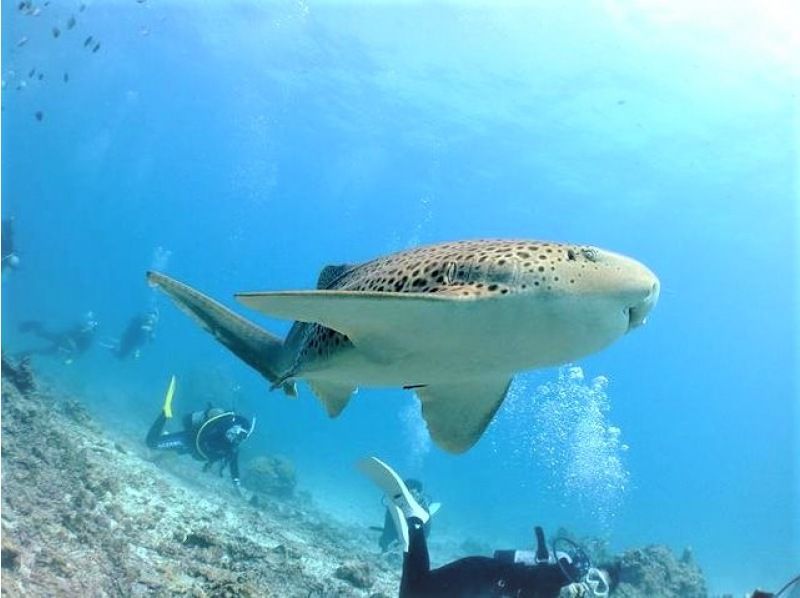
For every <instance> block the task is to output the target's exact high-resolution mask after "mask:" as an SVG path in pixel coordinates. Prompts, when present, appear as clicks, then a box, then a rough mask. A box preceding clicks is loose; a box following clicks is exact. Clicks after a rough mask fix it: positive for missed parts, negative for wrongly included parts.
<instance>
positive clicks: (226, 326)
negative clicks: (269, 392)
mask: <svg viewBox="0 0 800 598" xmlns="http://www.w3.org/2000/svg"><path fill="white" fill-rule="evenodd" d="M147 280H148V282H149V283H150V284H151V285H154V286H157V287H159V288H160V289H161V290H162V291H164V292H165V293H166V294H167V295H169V296H170V298H172V300H173V301H174V302H175V303H176V304H177V305H178V307H180V308H181V309H182V310H183V311H185V312H186V313H187V314H188V315H189V316H190V317H191V318H192V319H193V320H194V321H195V322H196V323H197V324H199V325H200V327H201V328H203V329H204V330H206V331H207V332H209V333H211V334H212V335H214V338H216V339H217V340H218V341H219V342H220V343H222V344H223V345H225V346H226V347H227V348H228V349H229V350H230V351H231V352H232V353H233V354H234V355H236V356H237V357H238V358H239V359H241V360H242V361H244V362H245V363H246V364H247V365H249V366H250V367H251V368H253V369H254V370H256V371H257V372H259V373H260V374H261V375H262V376H264V377H265V378H266V379H267V380H269V381H270V382H271V383H272V384H273V386H276V387H280V388H282V389H283V391H284V392H285V393H286V394H287V395H289V396H291V397H294V396H297V389H296V388H295V384H294V382H291V381H286V380H285V379H284V378H283V377H282V374H283V372H282V371H281V370H282V364H283V362H284V348H283V341H282V340H281V339H280V338H278V337H276V336H274V335H272V334H270V333H269V332H267V331H266V330H264V329H262V328H260V327H258V326H256V325H255V324H253V323H252V322H250V321H248V320H245V319H244V318H243V317H241V316H239V315H237V314H235V313H234V312H232V311H231V310H230V309H228V308H227V307H225V306H223V305H222V304H220V303H217V302H216V301H214V300H213V299H211V298H210V297H208V296H206V295H204V294H203V293H201V292H199V291H197V290H195V289H193V288H192V287H190V286H188V285H185V284H183V283H182V282H178V281H177V280H175V279H173V278H170V277H169V276H165V275H164V274H160V273H158V272H148V273H147Z"/></svg>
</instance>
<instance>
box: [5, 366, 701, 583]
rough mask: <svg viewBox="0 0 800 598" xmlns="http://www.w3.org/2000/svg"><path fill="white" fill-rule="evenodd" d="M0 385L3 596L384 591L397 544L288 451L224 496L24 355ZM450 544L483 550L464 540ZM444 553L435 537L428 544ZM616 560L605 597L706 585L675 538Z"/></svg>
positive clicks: (250, 470)
mask: <svg viewBox="0 0 800 598" xmlns="http://www.w3.org/2000/svg"><path fill="white" fill-rule="evenodd" d="M2 395H3V400H2V490H3V492H2V553H1V554H0V556H1V557H2V558H0V566H1V567H2V577H3V584H2V590H1V592H2V595H3V596H34V597H35V596H99V597H102V596H195V597H203V596H214V597H234V596H237V597H239V596H241V597H248V596H267V597H269V596H276V597H281V598H283V597H288V598H291V597H294V596H303V597H322V596H342V597H348V596H352V597H358V596H362V597H366V596H370V597H372V598H385V597H387V596H394V595H396V593H397V588H398V587H399V581H400V580H399V573H400V560H399V557H398V555H385V556H383V557H382V556H380V555H379V554H378V553H377V550H376V548H377V547H376V546H375V538H374V535H371V532H370V531H369V530H368V529H367V526H366V525H365V526H364V527H363V528H362V527H357V526H356V527H353V526H344V525H343V524H340V523H336V522H335V521H332V520H331V519H330V517H328V516H326V515H325V514H323V513H321V512H320V511H319V510H317V509H316V508H315V507H314V505H313V503H312V501H311V500H310V497H309V496H308V495H306V494H304V493H303V492H298V491H296V489H295V484H296V480H295V476H294V470H293V467H292V465H291V463H290V462H288V461H287V460H285V459H282V458H269V457H259V458H257V459H254V460H253V461H251V462H250V463H249V464H248V466H247V468H246V477H245V487H246V488H249V489H252V490H255V491H256V493H255V494H253V495H252V496H249V497H245V498H242V497H237V496H234V494H233V493H232V489H231V487H230V482H229V481H228V480H225V479H222V478H218V477H216V476H201V475H199V474H198V468H197V463H196V462H192V461H186V460H181V459H174V460H172V461H169V460H167V459H159V464H158V465H156V464H155V463H153V462H151V461H150V460H148V458H147V455H148V453H147V451H146V450H145V449H144V447H143V443H141V442H140V441H133V442H128V441H126V440H125V439H123V438H121V437H115V438H110V437H109V436H107V434H106V432H104V431H103V430H101V428H100V427H99V426H97V425H96V424H95V423H94V422H93V420H92V418H91V415H90V414H89V412H88V411H87V410H86V409H85V407H84V406H83V404H82V403H81V402H80V401H78V400H76V399H74V398H71V397H66V396H63V395H61V394H59V393H58V392H55V391H53V390H51V389H47V388H45V387H44V385H42V384H41V383H37V381H36V377H35V375H34V373H33V372H32V371H31V369H30V367H29V365H28V364H27V363H26V362H19V363H16V362H13V361H12V360H9V359H7V358H6V357H5V356H4V357H3V368H2ZM161 456H162V457H163V455H161ZM201 479H202V482H200V480H201ZM289 496H290V497H291V500H286V499H285V497H289ZM560 531H562V530H560ZM564 533H565V534H566V533H567V532H565V531H564ZM567 535H568V534H567ZM582 542H583V543H584V544H587V543H586V541H585V539H582ZM587 547H588V549H589V551H590V552H592V553H593V556H594V557H595V558H596V559H598V560H600V559H602V560H608V559H609V558H611V557H610V556H609V555H608V552H607V547H606V546H604V545H603V544H601V543H597V544H594V545H592V544H591V543H588V544H587ZM460 548H461V551H466V552H467V553H470V554H481V553H483V554H491V549H490V547H489V546H487V545H486V544H484V543H482V542H477V541H470V540H465V541H463V543H462V544H461V547H460ZM443 554H444V551H443V550H442V549H441V546H440V545H439V544H438V540H435V541H434V546H433V547H432V556H434V557H436V556H437V555H438V557H440V558H441V557H442V556H443ZM616 560H618V562H619V566H620V580H621V583H620V587H619V589H618V591H617V592H616V594H615V596H620V597H622V598H631V597H634V596H636V597H640V596H648V597H653V598H678V597H680V598H705V597H706V596H707V593H706V587H705V582H704V579H703V576H702V573H701V571H700V569H699V568H698V567H697V565H696V564H694V561H693V558H692V556H691V553H690V552H688V551H685V552H684V554H683V555H682V557H681V558H680V559H677V558H676V557H675V556H674V555H673V554H672V552H670V551H669V550H668V549H667V548H665V547H663V546H649V547H646V548H643V549H640V550H631V551H628V552H626V553H624V554H622V555H621V556H618V557H616Z"/></svg>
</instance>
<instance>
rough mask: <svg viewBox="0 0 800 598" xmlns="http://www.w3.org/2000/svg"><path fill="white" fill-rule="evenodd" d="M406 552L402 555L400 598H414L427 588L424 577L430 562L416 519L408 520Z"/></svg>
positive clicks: (419, 525) (420, 528) (420, 523)
mask: <svg viewBox="0 0 800 598" xmlns="http://www.w3.org/2000/svg"><path fill="white" fill-rule="evenodd" d="M407 523H408V551H407V552H405V553H403V575H402V577H401V578H400V598H406V597H407V596H416V595H418V594H419V593H420V591H421V590H422V589H423V588H424V587H426V586H427V584H426V583H425V582H426V579H425V578H426V576H427V575H428V574H429V573H430V569H431V562H430V557H429V555H428V543H427V542H426V540H425V533H424V531H423V529H422V527H423V525H422V521H420V520H419V519H417V518H416V517H414V518H412V519H409V520H408V522H407Z"/></svg>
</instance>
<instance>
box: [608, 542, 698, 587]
mask: <svg viewBox="0 0 800 598" xmlns="http://www.w3.org/2000/svg"><path fill="white" fill-rule="evenodd" d="M618 560H619V564H620V584H619V587H618V588H617V591H616V592H615V594H614V595H615V596H619V597H621V598H634V597H640V596H651V597H653V598H706V597H707V596H708V592H707V590H706V582H705V579H704V578H703V572H702V571H701V570H700V568H699V567H698V566H697V565H696V564H695V563H694V562H693V560H692V558H691V556H687V553H686V552H685V551H684V555H683V558H681V559H680V560H678V559H676V558H675V555H674V554H673V553H672V551H671V550H670V549H669V548H667V547H666V546H647V547H645V548H641V549H636V550H629V551H627V552H625V553H623V554H622V555H621V556H620V557H618Z"/></svg>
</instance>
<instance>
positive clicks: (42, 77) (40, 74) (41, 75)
mask: <svg viewBox="0 0 800 598" xmlns="http://www.w3.org/2000/svg"><path fill="white" fill-rule="evenodd" d="M38 78H39V81H41V80H42V79H44V73H39V77H38Z"/></svg>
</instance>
